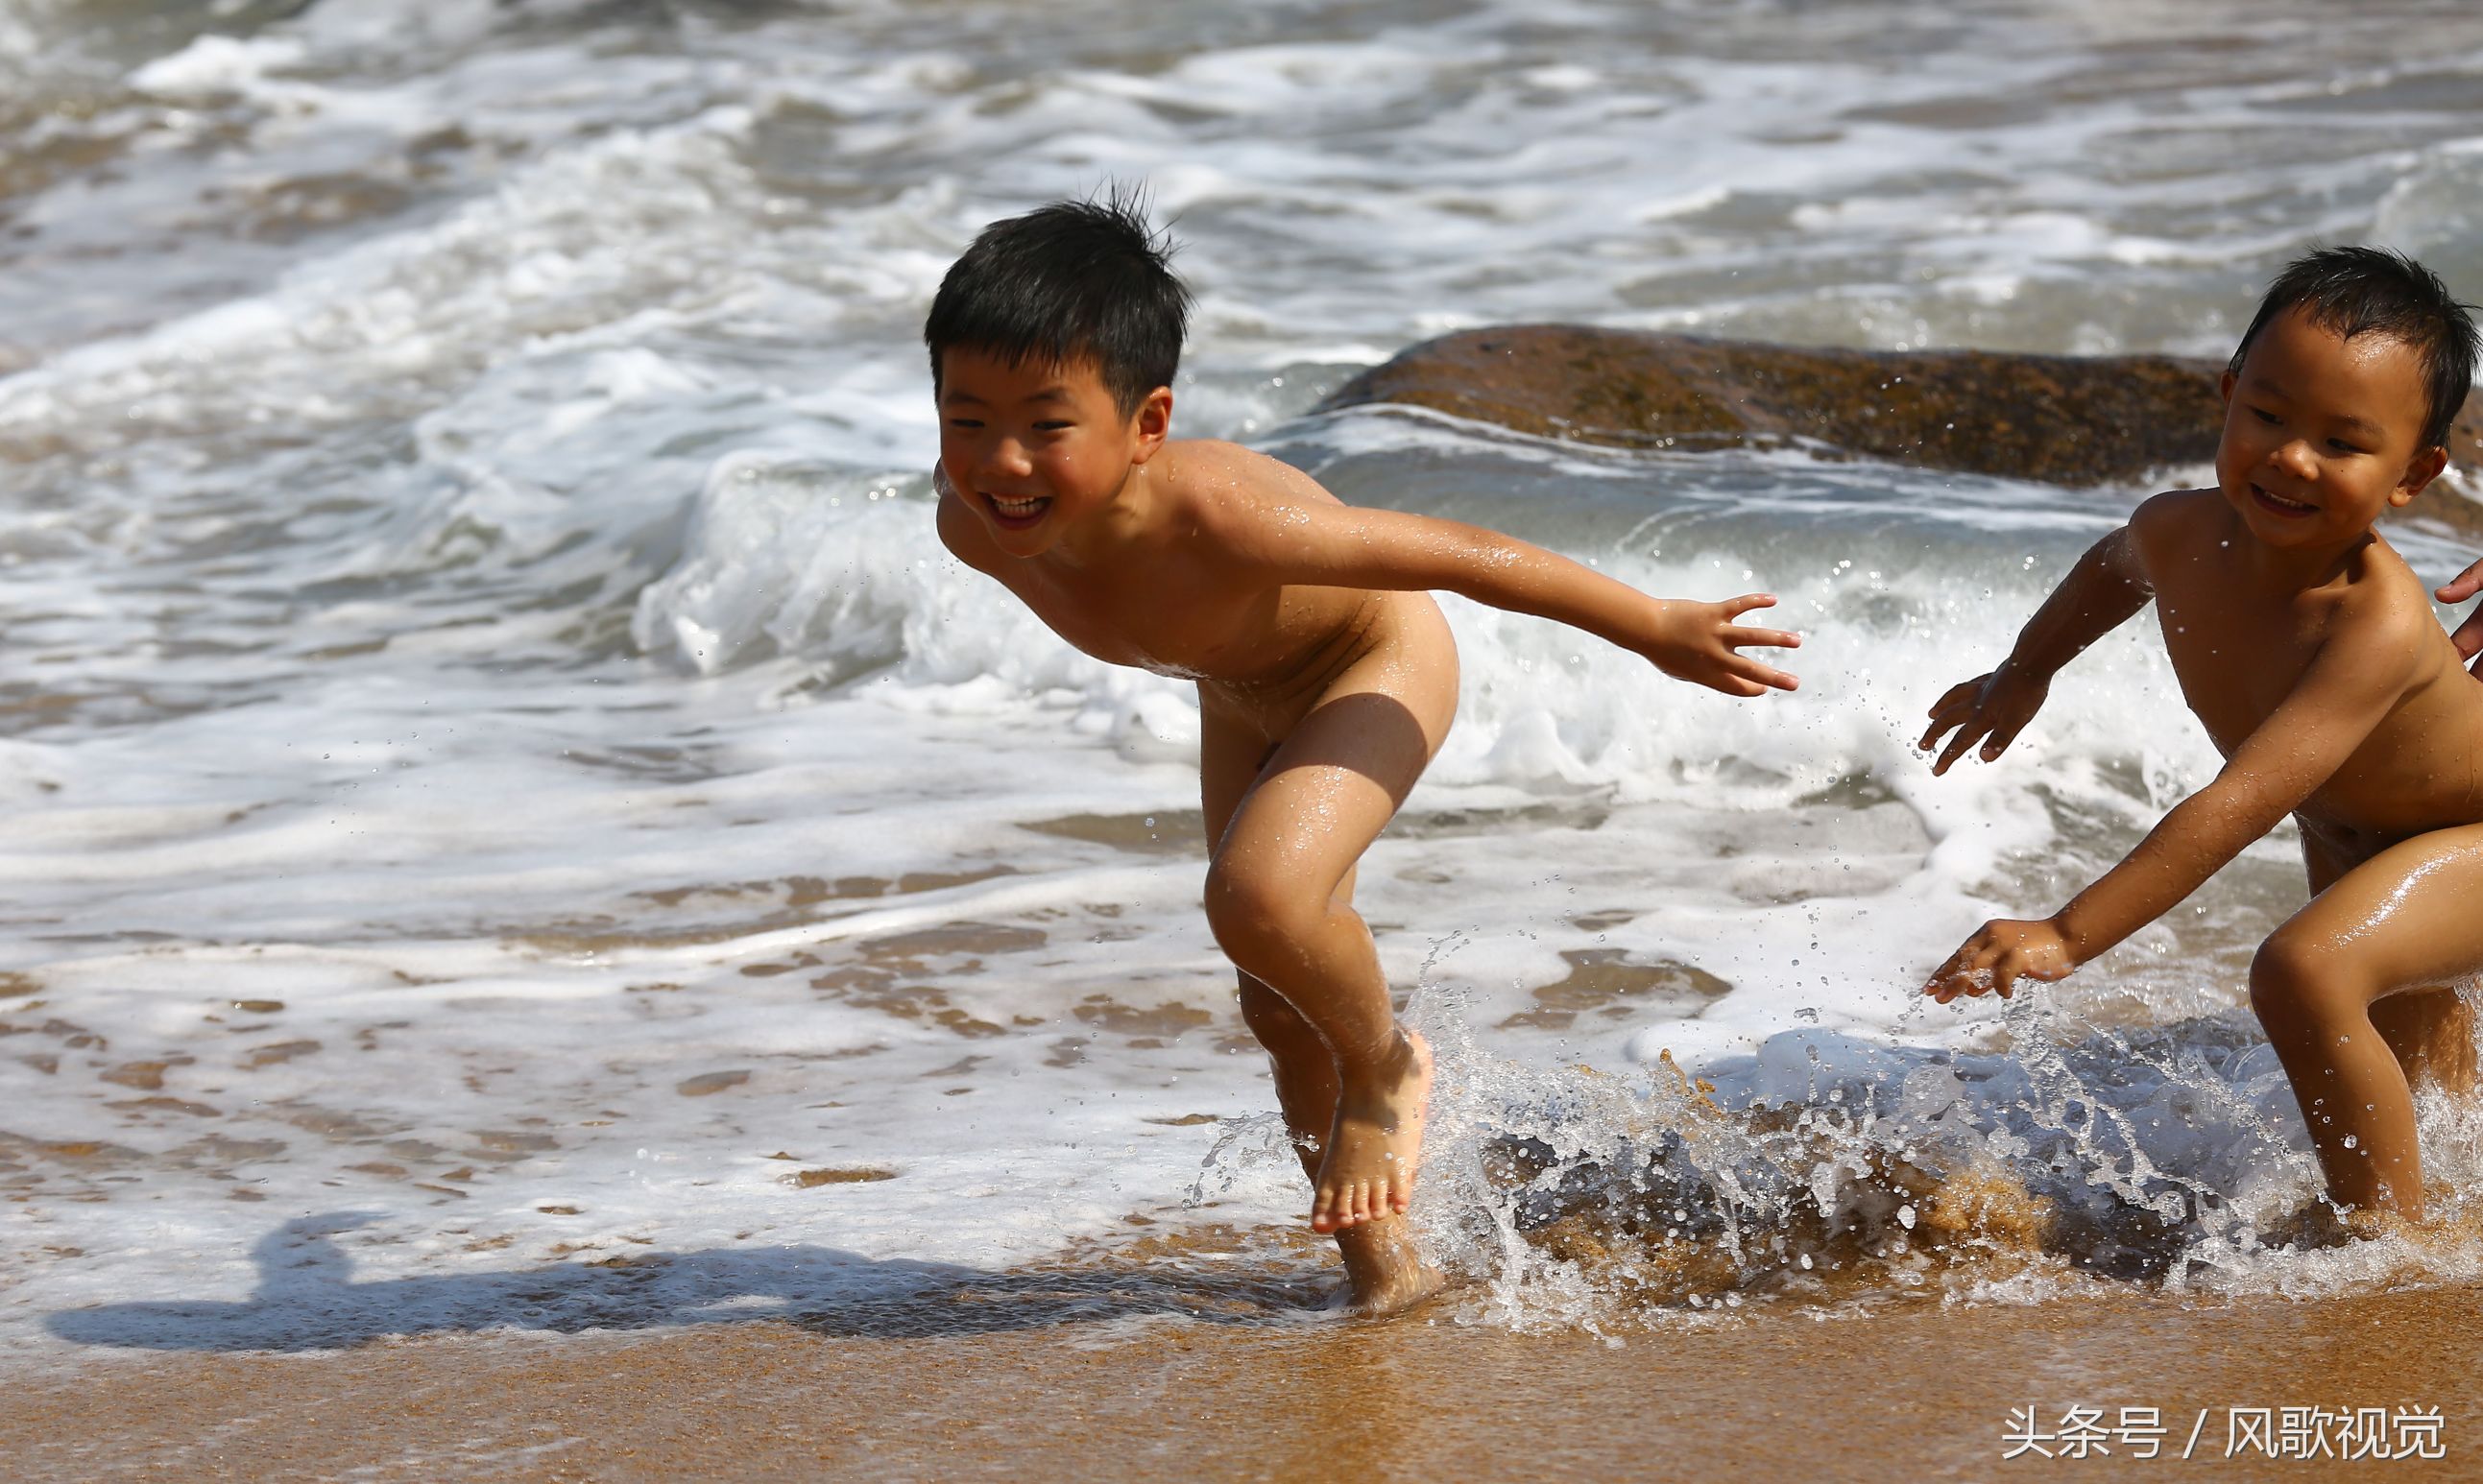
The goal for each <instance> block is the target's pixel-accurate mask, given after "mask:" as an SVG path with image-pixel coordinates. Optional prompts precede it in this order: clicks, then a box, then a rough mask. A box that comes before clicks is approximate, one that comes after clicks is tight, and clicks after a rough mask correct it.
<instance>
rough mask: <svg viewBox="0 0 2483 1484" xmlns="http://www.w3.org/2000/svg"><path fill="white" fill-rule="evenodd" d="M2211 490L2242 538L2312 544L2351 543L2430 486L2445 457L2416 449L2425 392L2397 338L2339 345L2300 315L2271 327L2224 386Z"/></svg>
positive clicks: (2363, 337) (2415, 364)
mask: <svg viewBox="0 0 2483 1484" xmlns="http://www.w3.org/2000/svg"><path fill="white" fill-rule="evenodd" d="M2224 391H2225V432H2224V437H2223V438H2222V439H2221V440H2220V441H2219V442H2218V443H2217V445H2216V482H2217V484H2218V485H2219V486H2220V487H2221V488H2222V490H2223V491H2224V496H2225V500H2226V502H2227V503H2229V504H2230V505H2231V506H2232V507H2233V509H2234V510H2235V511H2236V512H2238V513H2239V514H2240V516H2241V517H2242V520H2243V521H2244V523H2246V524H2247V525H2248V526H2249V527H2250V531H2251V534H2252V535H2254V536H2256V537H2257V538H2258V539H2259V540H2260V541H2262V542H2265V543H2268V544H2269V545H2272V546H2279V547H2294V548H2305V547H2317V546H2321V545H2329V544H2336V543H2343V542H2347V541H2351V540H2352V539H2354V538H2356V537H2358V536H2361V535H2362V534H2363V532H2365V531H2368V530H2369V529H2370V528H2371V522H2372V521H2374V520H2376V519H2378V518H2379V517H2380V514H2381V513H2382V512H2383V511H2386V510H2388V509H2390V508H2391V507H2394V506H2399V505H2403V504H2405V503H2406V502H2407V501H2409V500H2411V499H2413V498H2414V497H2415V495H2416V494H2417V493H2419V492H2420V491H2421V490H2422V487H2423V486H2425V485H2427V484H2429V483H2431V481H2432V478H2433V476H2435V475H2437V474H2438V473H2439V472H2440V470H2441V468H2442V466H2443V464H2445V463H2446V462H2447V451H2446V450H2445V449H2441V448H2424V447H2422V446H2420V445H2421V441H2422V423H2423V417H2424V412H2425V410H2426V408H2427V407H2428V405H2429V400H2428V397H2429V394H2428V392H2427V391H2426V389H2425V387H2424V385H2423V378H2422V365H2421V362H2420V361H2418V360H2417V359H2416V357H2415V353H2414V351H2413V350H2412V349H2410V348H2409V347H2408V346H2407V345H2406V343H2405V342H2404V341H2402V340H2398V339H2394V338H2392V337H2390V336H2388V335H2382V334H2372V333H2365V334H2360V335H2356V336H2355V337H2354V338H2353V339H2351V340H2348V339H2346V338H2344V337H2343V336H2342V335H2339V334H2337V333H2336V331H2331V330H2325V329H2322V328H2321V327H2319V326H2318V325H2315V324H2313V323H2311V321H2310V319H2309V316H2307V315H2306V314H2304V313H2303V311H2302V310H2301V309H2299V308H2294V309H2288V310H2286V311H2285V312H2284V313H2283V314H2280V315H2278V316H2277V317H2276V318H2275V319H2273V320H2270V321H2269V322H2268V323H2267V324H2266V325H2265V326H2264V327H2262V328H2261V329H2260V331H2259V332H2258V338H2256V340H2253V341H2252V342H2251V348H2250V354H2249V355H2248V356H2247V357H2245V358H2243V360H2242V366H2241V370H2240V372H2239V373H2234V372H2230V371H2229V372H2227V373H2225V380H2224Z"/></svg>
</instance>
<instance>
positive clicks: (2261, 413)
mask: <svg viewBox="0 0 2483 1484" xmlns="http://www.w3.org/2000/svg"><path fill="white" fill-rule="evenodd" d="M2251 415H2252V416H2253V417H2256V418H2257V419H2258V420H2259V421H2261V422H2263V423H2274V422H2275V421H2277V416H2276V414H2275V413H2274V412H2271V411H2268V410H2267V409H2265V408H2263V407H2255V408H2252V409H2251Z"/></svg>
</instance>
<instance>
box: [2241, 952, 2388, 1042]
mask: <svg viewBox="0 0 2483 1484" xmlns="http://www.w3.org/2000/svg"><path fill="white" fill-rule="evenodd" d="M2250 998H2251V1010H2252V1012H2253V1013H2254V1014H2256V1016H2257V1017H2258V1019H2259V1023H2260V1024H2262V1025H2265V1026H2268V1027H2270V1028H2271V1029H2273V1028H2275V1027H2277V1026H2279V1025H2296V1024H2303V1023H2306V1022H2313V1023H2315V1022H2322V1021H2327V1020H2336V1019H2338V1018H2342V1017H2351V1018H2354V1019H2360V1018H2361V1017H2362V1015H2363V1003H2364V996H2363V995H2361V994H2357V993H2356V989H2355V985H2354V983H2353V976H2352V974H2351V972H2350V970H2349V969H2348V968H2347V967H2346V966H2345V965H2343V964H2342V963H2340V962H2338V959H2337V956H2336V954H2334V953H2332V952H2329V951H2327V947H2326V945H2325V944H2322V943H2319V942H2317V941H2313V940H2311V939H2310V938H2309V936H2308V935H2304V934H2296V933H2286V932H2282V931H2280V932H2278V933H2277V934H2276V935H2275V936H2274V937H2272V938H2270V939H2268V941H2265V942H2263V943H2261V944H2259V948H2258V952H2257V953H2256V955H2254V956H2253V957H2252V959H2251V971H2250Z"/></svg>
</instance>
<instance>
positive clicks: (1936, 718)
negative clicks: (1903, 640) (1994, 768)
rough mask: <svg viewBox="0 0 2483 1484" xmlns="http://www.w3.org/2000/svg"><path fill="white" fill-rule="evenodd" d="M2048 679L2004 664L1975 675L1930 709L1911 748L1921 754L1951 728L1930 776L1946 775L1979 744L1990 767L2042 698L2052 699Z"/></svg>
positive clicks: (1950, 688)
mask: <svg viewBox="0 0 2483 1484" xmlns="http://www.w3.org/2000/svg"><path fill="white" fill-rule="evenodd" d="M2051 690H2052V682H2051V678H2050V677H2049V676H2029V675H2025V674H2022V673H2020V672H2019V671H2018V670H2017V669H2016V667H2015V666H2012V665H2008V664H2003V665H2002V666H2001V667H2000V668H1999V669H1997V670H1995V671H1993V672H1991V673H1990V674H1989V675H1979V676H1975V677H1974V678H1973V679H1971V680H1966V681H1963V682H1962V683H1960V684H1957V685H1953V686H1950V687H1949V692H1948V694H1947V695H1945V696H1942V697H1941V698H1940V699H1939V702H1938V703H1937V704H1936V705H1935V706H1933V707H1932V726H1931V730H1929V731H1926V732H1924V733H1923V739H1922V741H1921V742H1919V743H1917V744H1915V745H1916V746H1918V747H1919V748H1921V749H1922V750H1923V751H1924V752H1927V753H1928V752H1930V751H1931V750H1932V748H1933V747H1935V746H1936V745H1937V743H1938V741H1939V737H1940V733H1941V732H1944V731H1947V730H1948V729H1950V728H1952V727H1953V728H1955V729H1957V735H1956V736H1954V737H1952V738H1950V739H1949V744H1948V747H1947V749H1946V750H1945V751H1943V752H1942V753H1941V754H1940V755H1939V759H1938V760H1937V761H1936V762H1934V763H1933V764H1932V776H1933V777H1935V778H1936V777H1938V776H1939V775H1940V774H1943V773H1946V772H1947V771H1948V767H1949V764H1950V763H1953V762H1955V761H1957V760H1958V759H1959V758H1960V757H1962V756H1964V755H1965V750H1966V749H1967V748H1969V747H1972V746H1973V745H1974V744H1975V743H1977V742H1981V743H1982V744H1983V760H1984V761H1985V762H1989V761H1990V760H1991V759H1993V758H1994V757H1997V756H1999V755H2001V754H2002V753H2004V752H2006V751H2008V749H2009V744H2010V743H2012V742H2015V741H2016V740H2017V733H2018V732H2020V731H2022V730H2024V729H2025V727H2026V724H2027V723H2028V722H2030V721H2033V720H2034V719H2035V713H2036V712H2037V711H2039V710H2041V709H2042V705H2043V698H2044V697H2045V696H2047V695H2049V694H2051Z"/></svg>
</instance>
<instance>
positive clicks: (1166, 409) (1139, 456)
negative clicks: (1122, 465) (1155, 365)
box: [1130, 386, 1172, 464]
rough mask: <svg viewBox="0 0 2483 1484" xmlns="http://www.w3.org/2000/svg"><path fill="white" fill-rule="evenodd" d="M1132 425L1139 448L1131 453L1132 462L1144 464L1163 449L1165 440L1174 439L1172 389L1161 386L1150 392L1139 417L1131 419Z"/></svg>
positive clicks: (1142, 403) (1139, 409) (1141, 404)
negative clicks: (1158, 450)
mask: <svg viewBox="0 0 2483 1484" xmlns="http://www.w3.org/2000/svg"><path fill="white" fill-rule="evenodd" d="M1131 425H1132V428H1133V430H1134V431H1135V433H1136V435H1137V446H1136V447H1135V448H1134V449H1132V450H1131V451H1130V462H1131V463H1132V464H1144V463H1146V462H1147V461H1148V460H1149V459H1152V458H1154V457H1155V456H1156V450H1157V449H1159V448H1161V447H1163V445H1164V439H1166V438H1168V437H1172V388H1171V387H1169V386H1159V387H1157V388H1156V389H1155V390H1153V391H1151V392H1148V393H1147V395H1146V400H1145V401H1143V402H1140V403H1139V404H1138V411H1137V415H1136V416H1135V417H1133V418H1132V419H1131Z"/></svg>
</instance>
